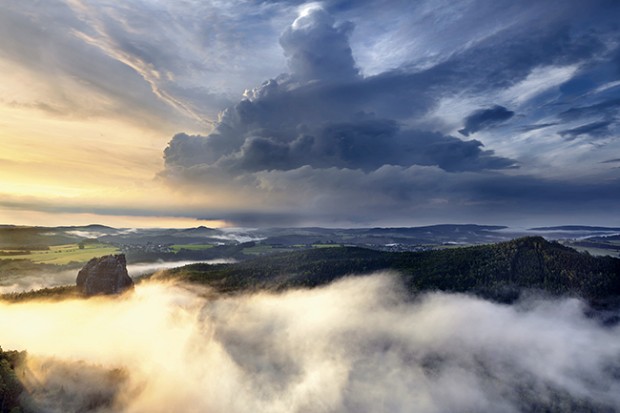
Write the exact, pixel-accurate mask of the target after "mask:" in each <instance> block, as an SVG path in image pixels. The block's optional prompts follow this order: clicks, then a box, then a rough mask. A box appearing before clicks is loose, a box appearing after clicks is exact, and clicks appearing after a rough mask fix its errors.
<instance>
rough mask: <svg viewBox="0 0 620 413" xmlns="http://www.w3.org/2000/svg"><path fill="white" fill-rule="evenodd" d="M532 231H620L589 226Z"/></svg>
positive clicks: (541, 228) (533, 229) (535, 229)
mask: <svg viewBox="0 0 620 413" xmlns="http://www.w3.org/2000/svg"><path fill="white" fill-rule="evenodd" d="M530 231H588V232H613V231H620V228H618V227H590V226H587V225H562V226H559V227H537V228H530Z"/></svg>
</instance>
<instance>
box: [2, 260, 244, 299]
mask: <svg viewBox="0 0 620 413" xmlns="http://www.w3.org/2000/svg"><path fill="white" fill-rule="evenodd" d="M234 262H237V261H236V260H235V259H232V258H218V259H213V260H200V261H155V262H147V263H138V264H129V265H127V272H128V273H129V275H130V276H131V277H140V276H142V275H146V274H151V273H154V272H156V271H160V270H165V269H169V268H176V267H182V266H184V265H190V264H197V263H204V264H231V263H234ZM78 271H79V269H73V270H64V271H58V272H49V271H41V272H37V273H32V272H29V273H27V274H20V273H19V272H17V273H15V274H14V275H12V276H7V277H4V278H3V279H1V280H0V295H2V294H9V293H17V292H23V291H31V290H40V289H42V288H51V287H59V286H62V285H75V279H76V277H77V273H78Z"/></svg>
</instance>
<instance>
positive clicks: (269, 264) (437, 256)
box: [164, 237, 620, 301]
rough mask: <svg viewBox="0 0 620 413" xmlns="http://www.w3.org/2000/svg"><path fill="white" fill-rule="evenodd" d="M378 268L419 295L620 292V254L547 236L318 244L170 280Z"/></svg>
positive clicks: (225, 281) (286, 282)
mask: <svg viewBox="0 0 620 413" xmlns="http://www.w3.org/2000/svg"><path fill="white" fill-rule="evenodd" d="M378 270H394V271H396V272H397V273H399V274H400V275H401V277H402V279H403V282H404V284H405V286H406V287H407V288H408V289H409V290H410V291H412V292H415V291H428V290H441V291H451V292H471V293H476V294H479V295H482V296H485V297H488V298H493V299H498V300H501V301H506V300H511V299H512V298H516V297H515V294H518V292H519V291H520V290H521V289H523V288H528V289H540V290H543V291H546V292H548V293H551V294H557V295H561V294H569V295H577V296H581V297H583V298H586V299H589V300H596V299H603V298H607V297H610V296H618V295H620V259H616V258H611V257H593V256H590V255H588V254H584V253H580V252H577V251H575V250H573V249H571V248H569V247H565V246H563V245H561V244H559V243H556V242H548V241H546V240H545V239H544V238H542V237H526V238H520V239H516V240H512V241H508V242H502V243H498V244H491V245H481V246H473V247H464V248H453V249H445V250H434V251H424V252H398V253H392V252H382V251H374V250H367V249H363V248H356V247H345V248H329V249H313V250H304V251H296V252H290V253H283V254H273V255H269V256H263V257H258V258H255V259H252V260H247V261H244V262H240V263H236V264H220V265H207V264H193V265H188V266H185V267H181V268H177V269H173V270H169V271H167V272H166V273H165V274H164V277H170V278H180V279H183V280H186V281H190V282H197V283H203V284H208V285H210V286H212V287H214V288H216V289H218V290H220V291H226V292H234V291H243V290H255V289H275V290H280V289H286V288H291V287H314V286H318V285H323V284H326V283H329V282H330V281H332V280H334V279H337V278H339V277H342V276H345V275H352V274H355V275H359V274H367V273H370V272H373V271H378Z"/></svg>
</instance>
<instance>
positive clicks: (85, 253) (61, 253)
mask: <svg viewBox="0 0 620 413" xmlns="http://www.w3.org/2000/svg"><path fill="white" fill-rule="evenodd" d="M6 252H10V251H6ZM119 252H120V251H119V249H118V248H116V247H113V246H111V245H108V244H100V243H93V244H86V245H85V246H84V248H83V249H80V247H79V245H78V244H66V245H54V246H51V247H50V249H49V250H42V251H31V252H30V253H29V254H18V255H4V256H0V259H3V260H7V259H12V260H30V261H32V262H34V263H35V264H56V265H64V264H68V263H70V262H78V263H82V262H87V261H88V260H90V259H91V258H94V257H101V256H104V255H110V254H118V253H119Z"/></svg>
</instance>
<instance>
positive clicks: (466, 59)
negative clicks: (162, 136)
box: [160, 0, 619, 225]
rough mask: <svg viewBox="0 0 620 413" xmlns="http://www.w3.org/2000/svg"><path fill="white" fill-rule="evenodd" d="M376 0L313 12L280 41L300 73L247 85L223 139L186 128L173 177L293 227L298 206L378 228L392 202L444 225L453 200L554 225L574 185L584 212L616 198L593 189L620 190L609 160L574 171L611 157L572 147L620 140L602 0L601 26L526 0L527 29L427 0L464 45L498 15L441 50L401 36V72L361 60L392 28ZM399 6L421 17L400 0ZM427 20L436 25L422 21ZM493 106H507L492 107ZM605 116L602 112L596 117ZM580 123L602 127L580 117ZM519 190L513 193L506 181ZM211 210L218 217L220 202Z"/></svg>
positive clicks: (457, 205) (427, 9) (251, 219)
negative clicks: (380, 23) (558, 196)
mask: <svg viewBox="0 0 620 413" xmlns="http://www.w3.org/2000/svg"><path fill="white" fill-rule="evenodd" d="M364 4H365V6H368V7H367V8H365V9H364V7H362V6H354V5H352V4H350V5H348V6H346V7H344V6H343V5H342V4H340V3H338V2H329V1H327V2H324V3H322V6H319V5H317V4H312V5H310V6H303V7H301V8H300V13H299V15H298V17H297V19H295V20H294V22H293V23H292V24H290V25H289V26H288V27H287V28H285V29H284V31H283V33H282V35H281V36H280V45H281V46H282V49H283V54H284V56H285V57H286V58H287V62H288V67H289V73H285V74H281V75H279V76H276V77H275V78H272V79H269V80H267V81H265V82H264V83H263V84H262V85H261V86H259V87H256V88H254V89H250V90H247V91H246V92H245V94H244V97H243V99H242V100H241V101H240V102H239V103H238V104H236V105H233V106H230V107H228V108H227V109H226V110H224V111H223V112H222V113H221V115H220V118H219V120H218V122H217V124H216V125H215V127H214V130H213V131H212V132H211V133H210V134H208V135H206V136H204V135H190V134H186V133H179V134H177V135H175V136H174V137H173V138H172V139H171V141H170V142H169V144H168V147H167V148H166V149H165V151H164V159H165V169H164V171H162V173H161V174H160V176H161V177H163V178H164V179H165V180H166V181H167V182H168V183H170V184H171V185H173V186H174V187H176V188H180V190H186V191H187V190H189V191H212V192H213V193H217V194H218V195H219V196H222V197H223V198H225V199H227V200H228V205H229V206H230V208H229V209H228V210H227V211H225V212H224V215H225V217H226V219H229V220H231V221H232V222H234V223H236V224H239V225H241V224H248V223H250V224H255V223H259V224H261V223H266V222H267V221H268V223H269V224H279V222H278V216H279V217H280V218H281V219H282V220H283V221H286V223H287V224H288V223H295V219H294V218H292V217H294V216H298V217H309V218H310V220H309V222H310V223H317V222H318V223H325V219H327V220H330V221H332V222H330V223H338V224H342V223H345V224H346V223H351V222H354V223H356V224H359V223H362V222H364V223H377V218H378V217H379V218H385V211H386V210H389V211H390V212H391V214H390V218H393V219H394V222H395V223H398V224H399V225H402V223H403V222H404V221H407V220H411V217H413V216H417V217H419V216H424V217H425V218H426V219H427V220H431V219H434V218H430V216H429V215H424V214H426V213H430V214H431V215H433V214H434V212H435V211H439V210H441V211H443V212H444V213H448V216H450V220H453V219H454V218H455V217H458V218H457V219H464V220H472V219H473V220H480V219H489V220H493V219H499V218H504V216H510V215H511V214H510V212H512V215H513V216H514V215H515V214H521V213H527V214H541V213H542V214H543V215H544V217H541V219H548V218H549V217H557V211H558V210H560V208H561V206H560V205H558V204H556V205H553V202H552V201H550V200H549V199H548V197H547V196H546V195H545V193H544V191H548V193H562V192H563V189H562V188H570V189H569V190H567V191H568V192H570V191H572V192H573V193H575V194H577V193H582V192H587V193H589V194H590V195H591V196H590V197H588V198H587V201H586V200H585V198H577V197H576V196H575V197H573V199H572V206H571V207H570V209H572V212H575V211H578V210H580V211H581V212H582V214H584V215H587V214H589V213H590V212H591V211H593V210H595V209H596V208H600V207H602V205H603V204H605V205H606V204H607V203H608V201H609V200H607V199H604V198H606V195H602V193H598V194H597V193H594V192H593V190H594V189H595V188H599V185H600V182H606V183H607V184H609V185H610V186H615V185H617V179H616V178H617V177H614V176H611V175H610V172H609V169H608V168H607V169H605V170H603V169H602V168H600V167H599V168H594V172H592V171H590V172H589V174H591V176H594V175H596V177H593V178H592V179H591V180H590V181H589V182H584V181H583V179H582V178H581V177H582V176H583V174H580V173H579V172H580V170H579V168H575V165H582V164H583V165H585V163H579V162H577V161H580V162H584V161H586V163H589V161H590V158H591V159H592V160H594V161H593V162H592V163H593V164H599V163H600V161H602V160H605V159H606V158H607V155H605V154H603V153H602V152H596V151H590V152H589V153H588V154H584V149H583V147H578V146H576V145H575V144H574V143H571V142H570V140H571V139H572V138H573V137H574V136H579V137H580V139H581V140H583V141H586V142H590V141H594V140H596V139H598V142H595V143H596V144H597V145H599V146H601V145H608V149H609V150H611V149H613V148H615V147H616V146H617V145H618V144H619V143H618V142H615V141H614V140H613V139H607V140H602V139H600V137H602V134H603V133H605V134H606V137H611V138H613V136H615V135H614V134H615V133H616V132H617V131H618V129H617V122H616V115H615V112H616V109H617V90H616V89H617V88H615V87H614V86H613V85H614V83H613V80H614V76H615V75H614V74H613V73H615V72H612V71H611V69H610V67H611V66H612V65H613V62H614V61H615V60H614V59H616V58H617V50H616V48H617V47H616V46H615V44H614V43H613V42H612V41H611V39H612V38H613V33H615V30H616V29H615V28H614V26H613V23H612V22H611V20H609V19H608V18H607V17H606V16H607V13H606V12H603V11H602V10H603V5H602V4H603V3H598V2H597V3H596V4H593V5H591V6H589V8H590V9H591V11H593V12H595V13H596V15H597V16H599V17H600V18H599V20H598V23H597V30H596V31H592V30H590V29H589V28H590V27H591V26H590V24H591V23H589V22H585V21H584V20H583V19H582V18H581V13H583V12H584V10H585V9H584V8H583V7H582V6H578V5H577V4H574V5H573V7H569V8H566V10H564V11H563V12H562V13H557V10H551V9H549V8H548V6H547V5H542V4H541V3H535V2H531V3H527V4H522V5H520V8H519V14H518V18H517V20H518V22H519V23H514V24H512V22H513V18H512V17H511V18H508V14H510V13H508V12H506V14H505V15H504V14H503V13H504V12H500V11H499V9H502V8H501V7H499V6H497V7H492V6H491V5H490V3H488V2H486V1H483V0H480V1H476V2H473V3H472V4H476V5H479V6H480V7H479V8H478V7H475V13H474V11H473V9H470V8H471V7H473V6H472V5H469V6H463V9H462V10H459V13H456V12H455V11H454V10H453V9H452V8H446V10H443V9H442V10H440V9H441V8H440V7H437V5H431V4H429V3H427V2H421V3H420V5H417V6H412V9H411V10H415V11H416V12H419V13H420V16H424V17H425V18H427V19H430V20H431V21H433V22H437V21H441V24H439V26H438V27H441V30H442V31H441V32H438V33H437V35H438V36H437V42H438V43H437V44H439V45H440V46H441V47H443V45H445V44H447V43H450V42H449V41H448V40H446V37H447V34H446V33H448V34H451V35H452V36H453V37H454V36H457V35H456V34H455V33H460V32H463V30H464V29H465V26H468V25H472V24H473V23H472V21H474V17H473V16H474V15H475V16H476V19H475V21H480V20H483V19H480V17H479V15H478V14H479V13H480V11H481V10H485V13H486V14H485V16H487V17H489V18H491V17H492V16H493V19H495V18H497V19H498V20H497V21H498V22H499V23H497V25H496V26H494V27H493V28H491V27H486V26H485V27H486V29H484V30H483V29H481V28H480V27H478V26H476V28H471V29H469V31H467V30H465V32H467V33H469V34H468V36H470V37H467V39H468V40H467V41H465V40H463V41H462V43H463V44H461V45H459V46H458V47H457V46H456V45H452V46H453V47H452V49H450V52H449V53H448V52H447V51H446V50H443V51H441V52H440V51H439V49H438V50H437V51H436V55H434V56H429V55H426V54H425V55H424V57H420V56H417V55H415V54H414V53H413V51H414V50H415V51H417V52H419V53H422V54H424V53H423V51H422V50H421V49H422V48H421V47H416V46H415V45H414V43H415V41H413V40H411V41H405V40H404V39H402V41H403V42H404V44H403V45H402V47H403V48H404V49H406V50H409V51H410V52H411V53H410V54H409V55H408V56H409V59H410V60H409V61H405V60H402V59H404V57H403V56H404V54H400V53H399V56H400V58H399V59H401V61H400V63H399V65H398V66H396V67H385V66H383V67H382V68H383V70H376V69H377V67H379V66H381V65H379V66H376V65H375V66H374V68H375V71H374V72H371V73H370V74H367V72H366V71H365V67H368V61H367V60H364V59H363V58H362V59H361V61H362V62H364V65H362V64H359V61H360V60H357V59H356V58H357V57H358V56H362V57H363V56H364V51H363V50H360V49H361V48H363V47H364V46H367V45H368V44H372V42H371V41H367V42H366V43H363V42H362V43H360V37H356V33H359V31H362V36H361V37H362V38H366V39H367V38H368V37H367V36H366V35H367V34H368V33H370V32H372V33H377V35H381V30H379V29H375V30H374V31H373V29H371V28H369V26H368V20H367V19H369V18H370V15H371V14H376V15H377V16H383V17H385V16H384V14H382V12H381V10H380V8H379V7H377V4H375V3H374V2H367V3H364ZM494 4H495V3H494ZM503 6H507V5H506V4H504V5H503ZM503 6H502V7H503ZM507 7H508V6H507ZM362 9H364V10H366V11H362ZM369 10H372V12H371V11H369ZM399 10H402V11H403V12H405V10H407V11H406V12H408V13H409V12H411V10H410V9H406V8H405V7H404V6H403V5H402V4H401V5H400V6H399ZM502 10H503V9H502ZM513 12H516V10H514V9H513ZM385 13H388V14H390V16H392V17H395V16H393V15H392V12H387V11H386V12H385ZM336 15H338V16H340V17H347V16H348V17H350V18H351V19H352V20H355V25H354V24H353V23H351V22H348V21H346V20H343V19H336V18H334V17H333V16H336ZM543 15H544V16H546V17H545V19H544V22H543V20H541V19H540V16H543ZM360 16H364V18H365V19H366V20H364V19H362V18H361V17H360ZM395 21H399V20H398V19H396V20H395ZM415 21H416V22H417V23H419V24H420V25H421V26H424V25H425V23H424V19H423V18H422V17H419V18H418V17H416V20H415ZM446 21H448V22H450V23H452V24H453V26H454V27H452V26H450V24H448V23H446ZM486 23H488V21H485V24H486ZM426 24H427V23H426ZM476 24H478V23H476ZM483 26H484V24H483ZM468 27H469V26H468ZM401 29H402V30H403V32H406V33H412V34H413V33H414V32H416V29H415V28H409V27H407V28H404V27H403V28H401ZM427 29H428V27H427ZM394 30H395V29H394ZM394 30H391V29H385V31H386V32H389V33H393V31H394ZM428 30H430V29H428ZM434 30H435V29H434ZM437 30H439V29H437ZM416 33H417V32H416ZM474 33H475V34H474ZM440 34H441V36H440ZM419 35H420V36H422V38H424V36H425V35H424V34H423V33H419ZM426 35H428V33H427V34H426ZM448 37H449V36H448ZM459 38H460V37H459ZM427 40H428V39H427ZM385 41H386V42H387V43H386V44H389V45H390V46H392V47H397V45H395V44H394V42H393V41H388V40H385ZM416 41H417V40H416ZM384 46H385V45H384ZM355 47H357V48H358V49H356V48H355ZM429 47H431V46H429ZM441 47H439V48H440V49H441ZM446 47H447V46H446ZM382 51H383V52H384V54H388V52H387V51H386V50H383V49H382ZM366 57H367V56H366ZM549 77H551V78H552V79H551V80H550V78H549ZM543 80H544V82H543ZM550 81H551V83H550ZM571 82H573V83H574V84H573V85H572V86H571V84H570V83H571ZM610 82H611V83H610ZM541 84H542V85H544V86H545V87H544V88H543V89H542V90H541ZM579 85H581V86H579ZM577 86H578V87H577ZM603 86H605V87H603ZM577 89H579V91H577ZM516 91H520V92H519V93H520V95H519V96H515V93H516ZM489 101H491V102H494V103H495V104H494V105H493V106H490V107H488V106H485V105H486V104H487V103H486V102H489ZM508 108H510V109H508ZM517 112H518V113H519V115H518V116H516V115H515V113H517ZM595 113H598V115H596V116H599V117H598V118H594V119H590V118H591V117H593V116H595V115H594V114H595ZM601 115H602V116H603V117H604V119H601V118H600V116H601ZM576 118H583V119H584V120H583V121H582V126H583V124H586V125H589V129H588V130H587V131H585V130H581V129H579V126H575V125H572V124H569V122H572V121H574V120H575V119H576ZM597 122H608V123H607V125H603V124H602V123H597ZM499 126H501V127H499ZM458 132H460V135H462V136H459V135H458ZM586 132H587V133H586ZM474 133H476V135H475V139H469V136H470V135H471V134H474ZM575 134H577V135H575ZM558 136H560V137H564V139H559V138H558ZM593 143H594V142H593ZM597 148H598V147H597ZM584 168H585V166H584ZM592 174H594V175H592ZM388 177H389V178H388ZM559 177H561V178H559ZM433 179H435V181H433ZM491 182H492V184H490V183H491ZM511 185H515V187H514V188H513V189H514V190H513V191H512V192H510V190H506V191H504V190H503V189H502V188H510V186H511ZM556 185H557V187H556ZM588 185H591V187H590V188H591V189H592V190H590V189H587V187H588ZM493 188H496V189H498V190H497V191H496V192H495V193H493V192H491V191H492V190H493ZM599 189H600V188H599ZM466 191H469V192H466ZM513 194H519V196H520V197H521V198H520V199H515V197H514V196H513ZM248 205H252V206H253V207H252V208H251V207H248ZM351 205H355V206H356V209H357V210H359V212H357V211H356V212H352V211H351V208H350V207H351ZM594 205H598V206H597V207H596V208H595V207H594ZM448 206H451V207H452V209H450V207H448ZM205 209H206V211H205V215H206V216H208V217H213V216H216V215H217V213H218V212H221V209H217V210H214V209H209V208H205ZM326 211H329V214H327V213H326ZM381 211H383V213H381ZM482 211H484V212H482ZM500 211H501V212H500ZM481 212H482V215H481ZM504 212H506V214H505V215H504V216H502V217H500V216H499V215H500V214H503V213H504ZM490 214H492V215H490ZM252 215H253V216H252ZM260 215H262V216H263V217H264V219H263V220H262V221H261V219H260ZM353 215H355V216H353ZM364 216H365V218H364ZM438 216H439V215H438ZM445 216H446V215H443V218H441V217H440V219H441V220H444V221H445ZM330 217H331V219H330ZM246 218H247V219H246ZM399 218H400V220H399ZM347 221H348V222H347ZM307 222H308V221H307ZM382 224H387V222H386V221H385V219H383V221H382Z"/></svg>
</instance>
